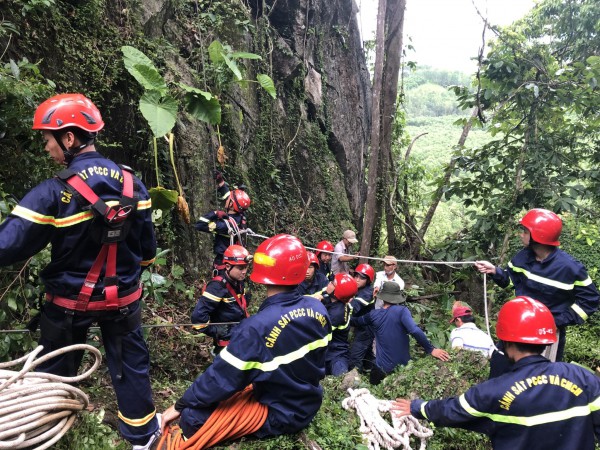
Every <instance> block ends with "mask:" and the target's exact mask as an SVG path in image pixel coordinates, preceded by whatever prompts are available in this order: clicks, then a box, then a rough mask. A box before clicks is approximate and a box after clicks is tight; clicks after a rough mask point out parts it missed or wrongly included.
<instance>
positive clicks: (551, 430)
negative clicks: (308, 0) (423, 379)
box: [410, 355, 600, 450]
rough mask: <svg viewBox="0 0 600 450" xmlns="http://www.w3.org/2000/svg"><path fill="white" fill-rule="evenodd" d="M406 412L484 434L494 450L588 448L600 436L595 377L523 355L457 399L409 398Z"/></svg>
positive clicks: (599, 393) (573, 367)
mask: <svg viewBox="0 0 600 450" xmlns="http://www.w3.org/2000/svg"><path fill="white" fill-rule="evenodd" d="M410 410H411V414H412V415H413V416H415V417H416V418H418V419H427V420H429V421H431V422H433V423H434V424H435V425H437V426H447V427H460V428H464V429H467V430H472V431H478V432H480V433H484V434H487V435H488V436H489V437H490V439H491V441H492V446H493V447H494V449H495V450H533V449H560V450H593V449H594V435H595V436H596V438H600V379H599V378H597V377H596V376H595V375H594V374H593V373H591V372H589V371H588V370H586V369H584V368H582V367H579V366H576V365H574V364H567V363H560V362H559V363H552V362H550V361H548V360H547V359H546V358H544V357H542V356H537V355H536V356H527V357H525V358H523V359H520V360H519V361H517V362H516V363H515V364H514V365H513V366H512V367H511V369H510V371H509V372H507V373H505V374H503V375H501V376H499V377H497V378H494V379H493V380H489V381H486V382H484V383H481V384H478V385H475V386H473V387H472V388H471V389H469V390H468V391H467V392H466V393H464V394H463V395H461V396H460V397H458V398H456V397H452V398H448V399H444V400H431V401H427V402H425V401H423V400H414V401H412V402H411V406H410Z"/></svg>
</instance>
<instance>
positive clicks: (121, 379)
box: [37, 301, 159, 445]
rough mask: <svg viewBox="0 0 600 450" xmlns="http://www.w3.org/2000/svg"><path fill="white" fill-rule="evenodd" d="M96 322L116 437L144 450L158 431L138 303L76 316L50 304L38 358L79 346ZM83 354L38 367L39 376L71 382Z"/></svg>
mask: <svg viewBox="0 0 600 450" xmlns="http://www.w3.org/2000/svg"><path fill="white" fill-rule="evenodd" d="M94 322H98V324H99V326H100V330H101V332H102V341H103V344H104V349H105V352H106V364H107V365H108V369H109V372H110V377H111V380H112V384H113V387H114V389H115V394H116V397H117V403H118V406H119V431H120V432H121V434H122V435H123V437H124V438H125V439H127V440H128V441H129V442H131V443H132V444H133V445H136V444H137V445H144V444H146V443H147V442H148V440H149V439H150V437H151V436H152V435H153V434H154V433H155V432H157V431H158V427H159V424H158V420H157V419H156V409H155V408H154V403H153V402H152V389H151V386H150V375H149V368H150V356H149V352H148V347H147V346H146V342H145V341H144V338H143V336H142V330H141V307H140V304H139V301H137V302H134V303H132V304H130V305H129V306H128V307H126V308H123V309H121V310H117V311H98V312H95V311H94V312H86V313H78V312H75V313H74V312H73V311H71V310H66V309H65V308H60V307H57V306H55V305H53V304H51V303H47V304H46V305H44V308H43V310H42V317H41V320H40V329H41V337H40V342H39V343H40V345H43V346H44V351H43V354H46V353H49V352H51V351H53V350H56V349H59V348H62V347H65V346H68V345H71V344H80V343H85V341H86V338H87V331H88V329H89V327H90V326H91V325H92V324H93V323H94ZM82 358H83V352H68V353H66V354H64V355H61V356H58V357H56V358H53V359H51V360H50V361H47V362H46V363H44V364H42V365H40V366H38V368H37V370H39V371H40V372H47V373H53V374H56V375H63V376H73V375H75V374H76V373H77V369H78V368H79V365H80V364H81V360H82Z"/></svg>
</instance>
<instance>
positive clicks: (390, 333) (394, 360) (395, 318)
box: [350, 305, 434, 373]
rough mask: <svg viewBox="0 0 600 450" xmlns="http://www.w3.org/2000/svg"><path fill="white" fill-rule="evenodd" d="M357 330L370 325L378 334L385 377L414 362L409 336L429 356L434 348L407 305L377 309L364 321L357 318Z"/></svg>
mask: <svg viewBox="0 0 600 450" xmlns="http://www.w3.org/2000/svg"><path fill="white" fill-rule="evenodd" d="M350 323H351V324H352V325H353V326H357V325H358V326H361V325H367V326H369V327H370V328H371V329H372V330H373V333H374V334H375V349H376V355H375V364H377V366H379V368H381V369H382V370H383V371H384V372H385V373H390V372H392V371H393V370H394V369H395V368H396V367H397V366H399V365H402V366H405V365H406V364H407V363H408V361H409V360H410V351H409V340H408V335H409V334H410V335H411V336H412V337H414V338H415V339H416V341H417V342H418V343H419V345H420V346H421V347H423V349H424V350H425V352H426V353H428V354H429V353H431V352H432V351H433V350H434V347H433V345H431V342H429V339H427V336H425V333H423V330H421V329H420V328H419V326H418V325H417V324H416V323H415V321H414V320H413V318H412V315H411V314H410V311H409V309H408V308H407V307H406V306H404V305H392V306H390V307H389V308H387V309H384V308H382V309H374V310H373V311H371V312H370V313H368V314H365V315H364V316H362V317H353V318H352V320H351V322H350Z"/></svg>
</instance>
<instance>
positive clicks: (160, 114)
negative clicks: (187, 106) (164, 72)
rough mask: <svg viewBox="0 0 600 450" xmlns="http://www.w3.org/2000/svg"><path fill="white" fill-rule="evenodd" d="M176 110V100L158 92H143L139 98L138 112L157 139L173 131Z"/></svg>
mask: <svg viewBox="0 0 600 450" xmlns="http://www.w3.org/2000/svg"><path fill="white" fill-rule="evenodd" d="M178 108H179V105H178V103H177V100H175V99H174V98H173V97H171V96H170V95H165V96H162V95H161V93H160V92H158V91H148V92H145V93H144V95H142V98H140V111H141V112H142V115H143V116H144V118H145V119H146V120H147V121H148V125H150V129H151V130H152V134H154V136H155V137H157V138H159V137H163V136H164V135H165V134H167V133H168V132H170V131H171V130H172V129H173V127H174V126H175V120H176V119H177V109H178Z"/></svg>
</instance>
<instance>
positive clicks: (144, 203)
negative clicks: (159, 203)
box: [137, 199, 152, 209]
mask: <svg viewBox="0 0 600 450" xmlns="http://www.w3.org/2000/svg"><path fill="white" fill-rule="evenodd" d="M148 208H152V200H151V199H148V200H140V201H138V204H137V209H148Z"/></svg>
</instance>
